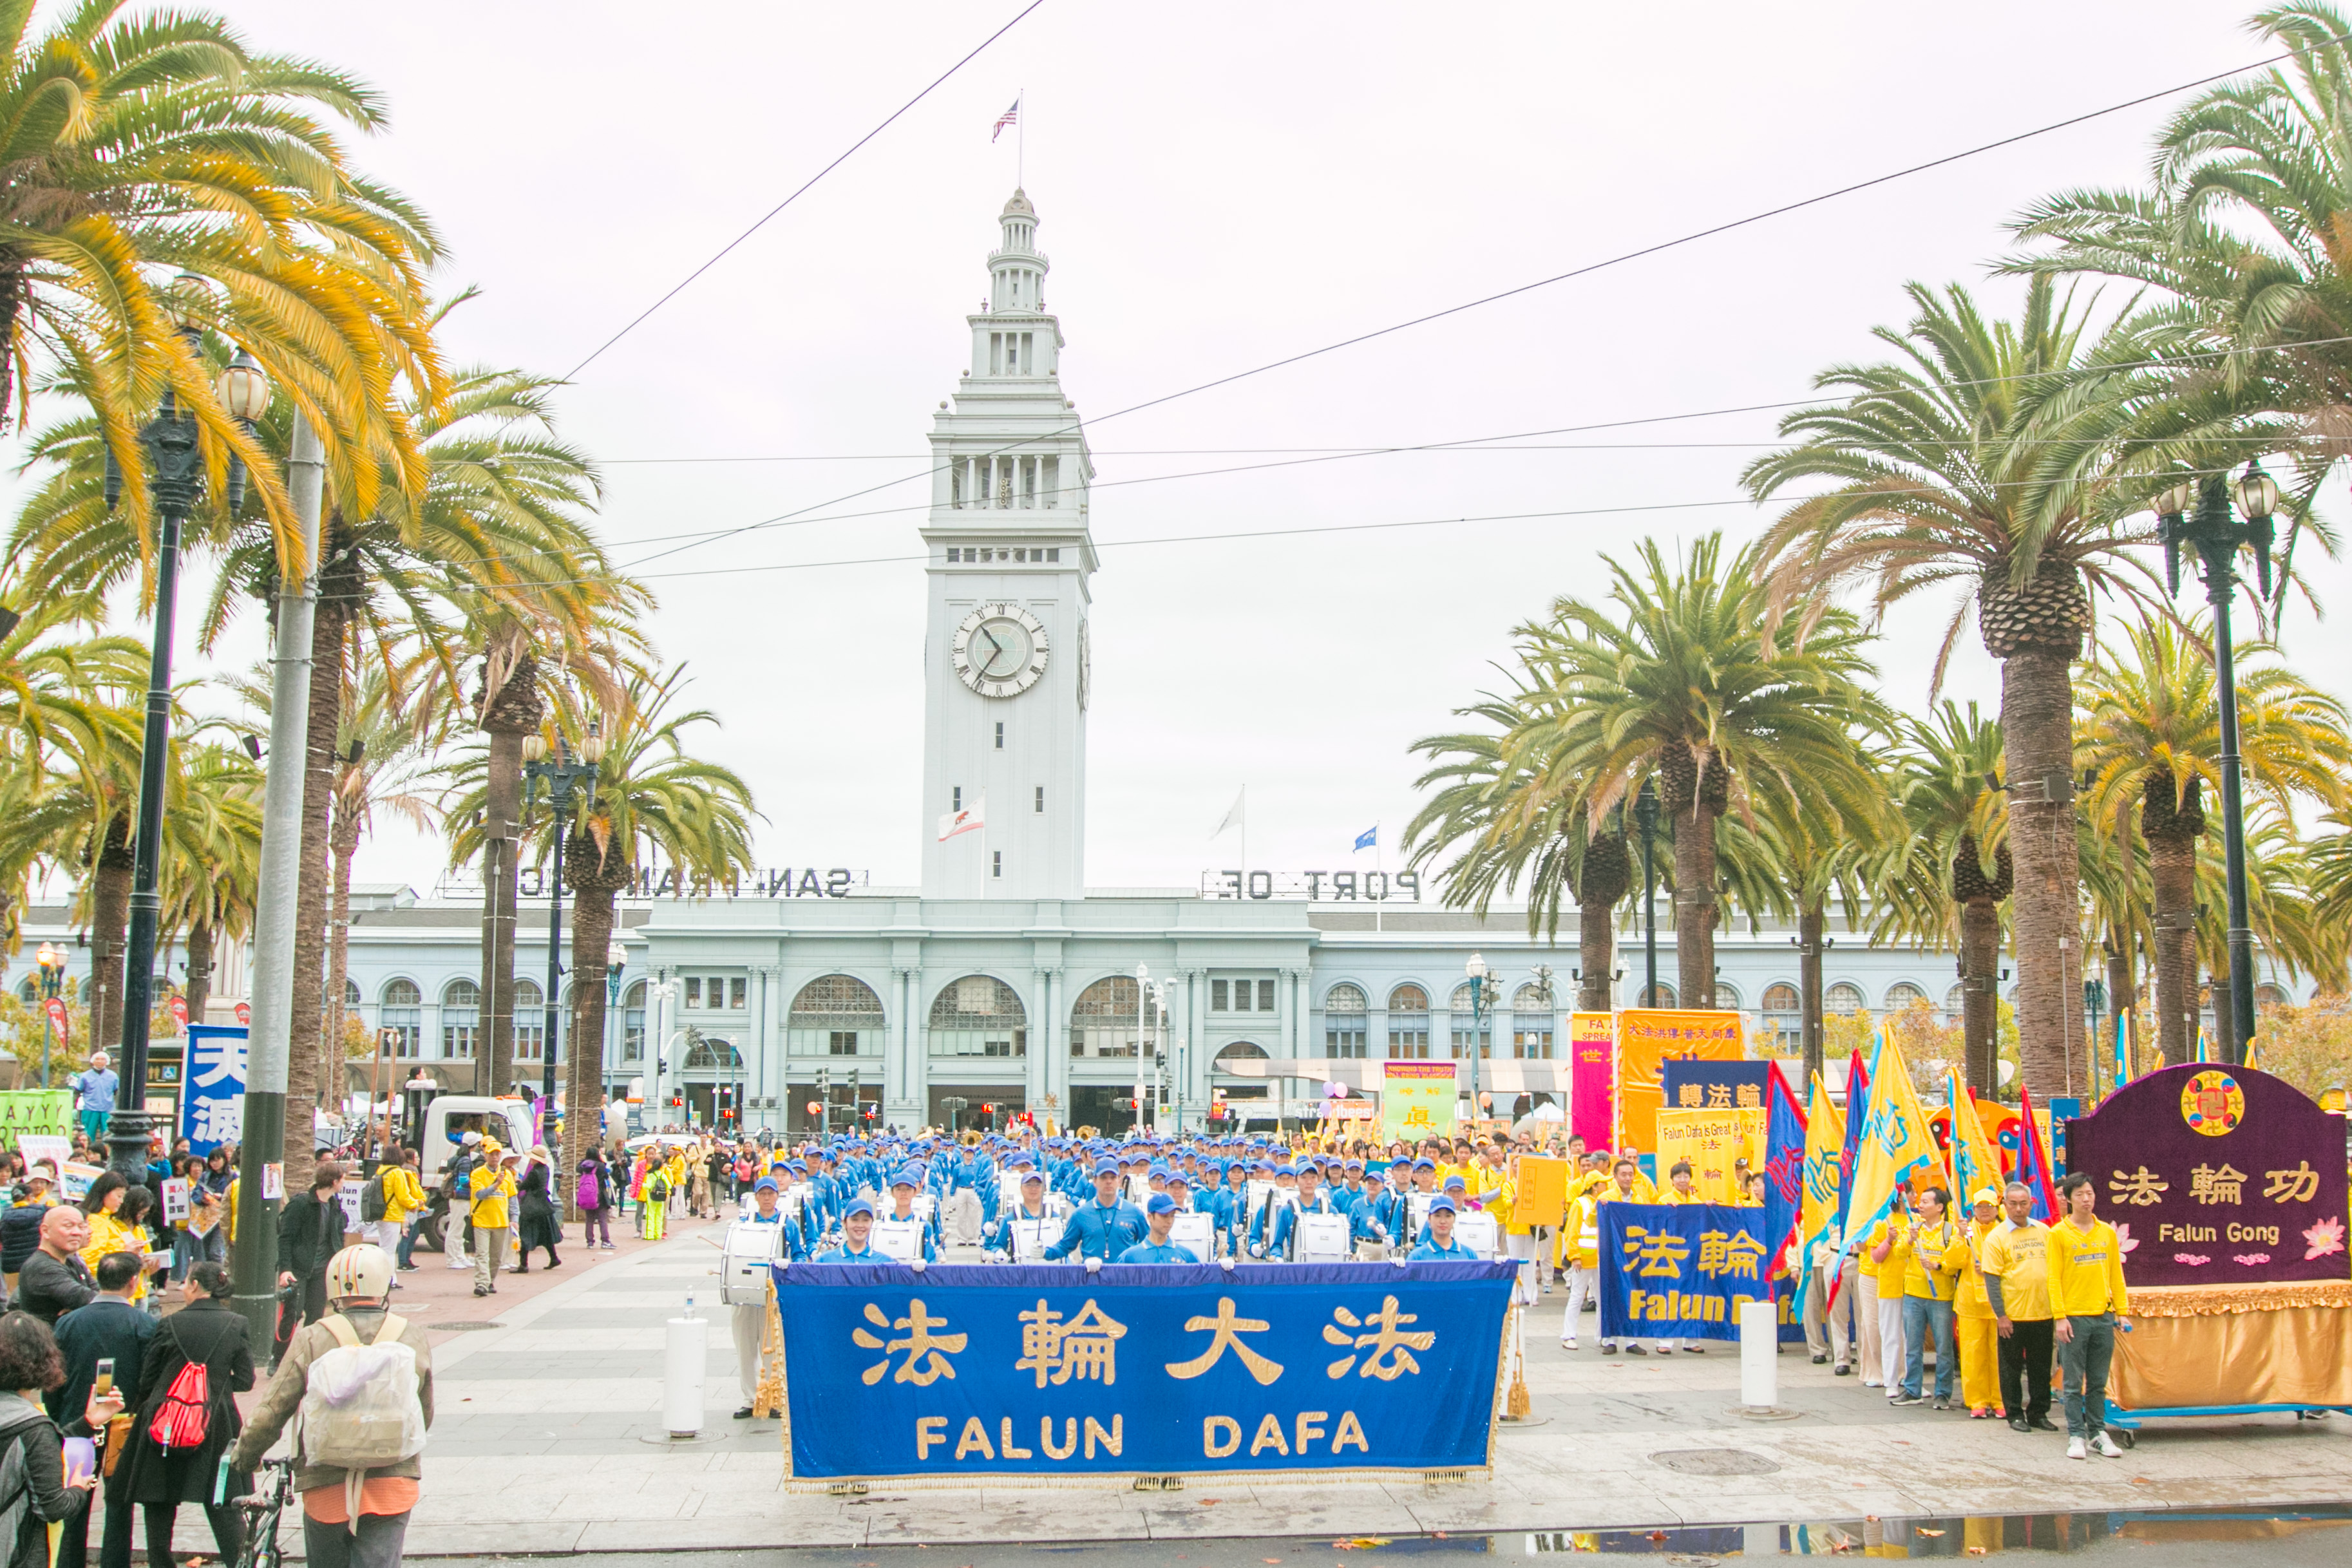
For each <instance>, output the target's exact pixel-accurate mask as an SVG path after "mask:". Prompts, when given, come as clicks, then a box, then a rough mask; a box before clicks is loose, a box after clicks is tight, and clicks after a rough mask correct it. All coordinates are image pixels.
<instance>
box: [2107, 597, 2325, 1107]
mask: <svg viewBox="0 0 2352 1568" xmlns="http://www.w3.org/2000/svg"><path fill="white" fill-rule="evenodd" d="M2276 657H2277V650H2276V649H2275V648H2274V647H2273V645H2271V644H2269V643H2259V642H2258V643H2245V644H2242V648H2241V652H2240V654H2239V659H2240V663H2239V664H2238V752H2239V757H2240V758H2241V762H2242V768H2243V769H2244V773H2243V777H2244V780H2245V787H2246V788H2247V789H2249V790H2250V791H2252V792H2253V793H2255V794H2257V795H2260V796H2262V797H2263V798H2265V799H2266V800H2268V801H2269V802H2270V803H2271V805H2272V807H2273V809H2274V810H2276V812H2277V813H2278V814H2279V817H2280V818H2281V820H2284V821H2292V819H2293V812H2294V806H2295V805H2296V804H2297V803H2298V801H2301V800H2310V801H2314V802H2316V803H2318V804H2320V805H2322V806H2326V807H2342V806H2344V805H2346V804H2347V803H2352V790H2347V787H2346V784H2345V782H2344V779H2345V775H2346V772H2347V769H2352V736H2347V733H2346V731H2347V727H2352V723H2347V714H2346V710H2345V707H2344V705H2343V704H2342V703H2340V702H2338V701H2337V700H2336V698H2334V697H2331V696H2328V695H2326V694H2325V693H2323V692H2320V691H2319V690H2317V689H2316V688H2315V687H2313V686H2311V685H2309V684H2307V683H2306V682H2305V681H2304V680H2303V679H2302V678H2301V677H2300V676H2298V675H2296V674H2294V672H2293V671H2291V670H2289V669H2287V668H2286V667H2285V666H2284V665H2282V664H2277V663H2276V662H2275V660H2276ZM2076 701H2077V703H2078V704H2079V705H2080V708H2081V717H2080V719H2079V720H2078V722H2077V725H2076V741H2075V751H2074V756H2075V763H2076V765H2077V766H2078V767H2079V768H2082V769H2083V771H2084V774H2085V775H2087V776H2088V777H2089V779H2090V780H2091V782H2090V785H2089V795H2088V798H2087V800H2086V801H2085V807H2086V810H2088V811H2089V813H2090V815H2091V818H2092V820H2093V821H2096V822H2103V823H2107V824H2112V825H2113V826H2114V827H2116V829H2117V830H2118V831H2119V830H2120V829H2121V826H2122V824H2123V821H2124V818H2125V817H2126V814H2127V813H2131V812H2134V811H2137V817H2138V826H2139V832H2140V836H2141V837H2142V838H2143V839H2145V840H2146V841H2147V853H2148V880H2149V883H2150V889H2151V892H2152V894H2153V895H2154V896H2153V915H2154V918H2153V921H2152V925H2153V926H2154V929H2155V934H2156V946H2155V959H2156V1018H2157V1039H2158V1043H2159V1045H2160V1046H2161V1048H2162V1050H2163V1051H2164V1059H2165V1060H2166V1061H2169V1062H2180V1061H2189V1060H2190V1058H2191V1057H2192V1056H2193V1054H2194V1052H2195V1046H2196V1027H2195V1024H2194V1021H2193V1018H2194V1013H2195V1007H2194V1005H2193V1004H2194V996H2193V989H2194V985H2195V979H2196V976H2195V973H2194V967H2195V963H2196V954H2195V951H2194V948H2193V939H2194V936H2195V916H2196V903H2197V888H2196V883H2197V856H2198V846H2199V843H2200V841H2201V840H2202V839H2203V838H2204V837H2205V836H2206V820H2205V810H2204V798H2203V797H2204V791H2205V790H2206V789H2209V788H2210V789H2217V790H2218V789H2220V788H2221V765H2220V757H2221V695H2220V690H2219V684H2218V682H2217V681H2216V679H2215V675H2214V671H2213V665H2212V662H2211V660H2210V657H2209V656H2208V654H2207V653H2206V651H2205V649H2204V648H2203V647H2202V646H2201V645H2200V643H2198V642H2197V641H2196V640H2194V639H2193V638H2192V637H2191V636H2190V635H2189V634H2186V633H2184V632H2181V631H2179V630H2178V629H2177V628H2176V627H2175V626H2174V625H2173V624H2172V623H2171V622H2164V621H2152V622H2137V623H2134V624H2131V625H2127V626H2126V628H2125V630H2124V640H2123V643H2122V644H2121V645H2119V646H2115V647H2111V648H2109V649H2105V650H2103V651H2102V652H2101V654H2100V656H2098V657H2096V658H2095V659H2094V660H2093V661H2092V662H2091V663H2090V664H2087V665H2086V666H2084V671H2083V675H2082V681H2081V684H2080V686H2079V688H2078V691H2077V694H2076Z"/></svg>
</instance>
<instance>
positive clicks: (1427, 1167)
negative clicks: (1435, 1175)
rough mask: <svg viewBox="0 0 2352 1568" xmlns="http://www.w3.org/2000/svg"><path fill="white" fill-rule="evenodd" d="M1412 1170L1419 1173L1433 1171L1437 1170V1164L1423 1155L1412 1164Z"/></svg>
mask: <svg viewBox="0 0 2352 1568" xmlns="http://www.w3.org/2000/svg"><path fill="white" fill-rule="evenodd" d="M1412 1168H1413V1169H1415V1170H1417V1171H1433V1170H1435V1169H1436V1168H1437V1162H1436V1161H1435V1160H1433V1159H1431V1158H1430V1157H1429V1156H1428V1155H1422V1156H1421V1158H1419V1159H1417V1160H1415V1161H1413V1162H1412Z"/></svg>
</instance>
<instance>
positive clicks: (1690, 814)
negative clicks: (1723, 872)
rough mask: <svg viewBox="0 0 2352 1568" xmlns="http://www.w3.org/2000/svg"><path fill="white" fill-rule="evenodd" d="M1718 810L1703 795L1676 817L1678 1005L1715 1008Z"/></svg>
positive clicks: (1702, 793) (1676, 972)
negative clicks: (1716, 835) (1679, 995)
mask: <svg viewBox="0 0 2352 1568" xmlns="http://www.w3.org/2000/svg"><path fill="white" fill-rule="evenodd" d="M1717 814H1718V813H1717V810H1716V809H1715V808H1714V807H1712V806H1710V805H1709V804H1708V803H1707V801H1706V792H1705V791H1704V790H1702V791H1700V794H1699V798H1698V799H1697V800H1694V801H1692V803H1691V806H1690V809H1689V810H1685V811H1684V812H1682V813H1681V814H1680V815H1678V816H1677V817H1676V818H1675V977H1676V979H1677V981H1678V984H1677V985H1676V987H1675V989H1676V990H1678V991H1679V992H1681V999H1680V1001H1679V1002H1678V1003H1677V1004H1676V1005H1678V1006H1681V1007H1685V1008H1711V1007H1713V1006H1715V916H1716V905H1715V824H1716V820H1717Z"/></svg>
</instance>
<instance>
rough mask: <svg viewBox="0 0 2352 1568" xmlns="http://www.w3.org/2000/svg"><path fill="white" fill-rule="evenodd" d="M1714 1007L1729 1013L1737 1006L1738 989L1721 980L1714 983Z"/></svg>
mask: <svg viewBox="0 0 2352 1568" xmlns="http://www.w3.org/2000/svg"><path fill="white" fill-rule="evenodd" d="M1715 1005H1716V1006H1717V1007H1718V1008H1721V1009H1725V1010H1726V1011H1729V1010H1732V1009H1737V1008H1738V1006H1739V988H1738V987H1737V986H1734V985H1728V984H1727V983H1725V982H1724V981H1722V980H1717V981H1716V983H1715Z"/></svg>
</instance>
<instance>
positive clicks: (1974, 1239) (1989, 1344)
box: [1952, 1187, 2004, 1421]
mask: <svg viewBox="0 0 2352 1568" xmlns="http://www.w3.org/2000/svg"><path fill="white" fill-rule="evenodd" d="M1969 1207H1970V1210H1971V1212H1970V1214H1969V1226H1968V1229H1967V1232H1966V1235H1965V1238H1964V1239H1965V1241H1966V1244H1967V1247H1968V1249H1969V1256H1968V1260H1967V1262H1966V1263H1965V1264H1964V1265H1963V1266H1962V1268H1961V1270H1960V1276H1959V1286H1958V1291H1956V1292H1955V1293H1954V1295H1953V1297H1952V1315H1953V1316H1954V1317H1955V1318H1956V1319H1958V1329H1959V1342H1960V1403H1961V1404H1963V1405H1965V1406H1968V1407H1969V1419H1970V1420H1974V1421H1986V1420H1990V1419H1991V1418H1992V1417H1994V1416H1999V1415H2001V1414H2003V1413H2004V1412H2003V1411H2002V1409H2001V1403H2000V1334H1998V1333H1995V1332H1994V1325H1993V1315H1992V1298H1991V1297H1990V1295H1988V1294H1987V1293H1986V1291H1985V1274H1984V1258H1985V1248H1986V1246H1987V1245H1988V1244H1989V1243H1990V1241H1991V1239H1992V1231H1993V1227H1994V1226H1995V1225H1997V1224H1999V1223H2000V1191H1999V1190H1998V1189H1996V1188H1993V1187H1985V1188H1983V1189H1981V1190H1980V1191H1979V1192H1978V1193H1977V1195H1976V1197H1975V1199H1974V1201H1973V1202H1972V1203H1971V1204H1970V1205H1969Z"/></svg>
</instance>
